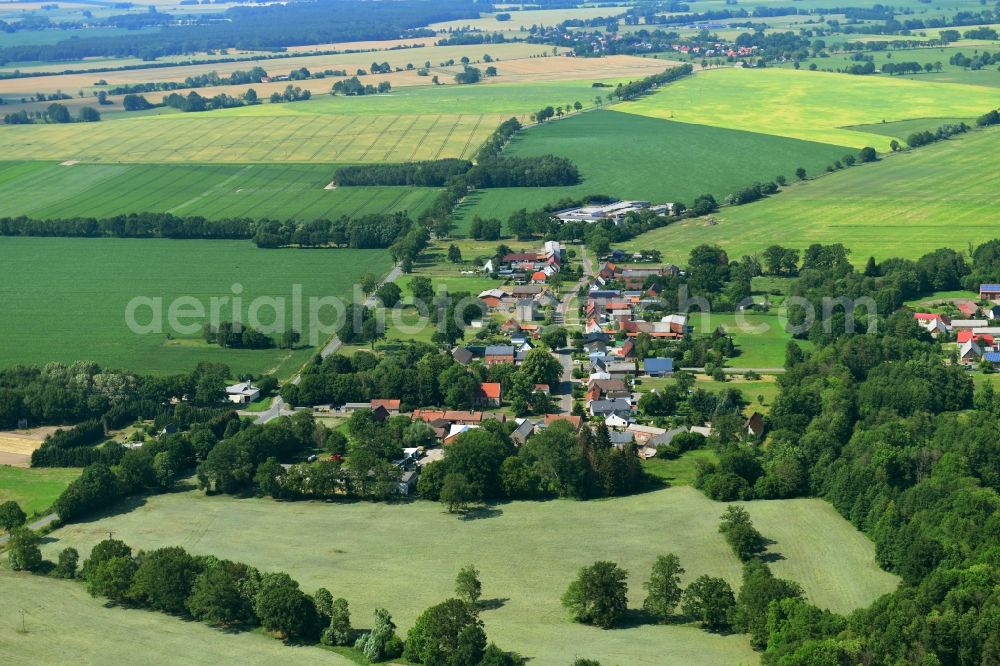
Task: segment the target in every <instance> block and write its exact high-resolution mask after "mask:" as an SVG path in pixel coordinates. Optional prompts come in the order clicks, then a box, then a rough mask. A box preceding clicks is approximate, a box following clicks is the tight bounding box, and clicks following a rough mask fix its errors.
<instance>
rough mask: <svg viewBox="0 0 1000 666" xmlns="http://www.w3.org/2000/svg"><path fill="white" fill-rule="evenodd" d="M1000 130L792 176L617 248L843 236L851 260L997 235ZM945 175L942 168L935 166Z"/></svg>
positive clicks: (742, 244)
mask: <svg viewBox="0 0 1000 666" xmlns="http://www.w3.org/2000/svg"><path fill="white" fill-rule="evenodd" d="M998 139H1000V130H998V129H996V128H990V129H985V130H979V131H975V132H971V133H969V134H966V135H963V136H959V137H953V138H951V139H949V140H947V141H940V142H938V143H935V144H933V145H930V146H925V147H923V148H918V149H916V150H910V151H906V152H902V153H895V154H893V155H886V156H884V157H883V158H882V159H881V160H880V161H879V162H877V163H875V164H865V165H862V166H855V167H852V168H850V169H845V170H843V171H839V172H837V173H833V174H830V175H827V176H823V177H822V178H819V179H817V180H813V181H807V182H805V183H798V184H795V185H793V186H791V187H788V188H787V189H786V191H784V192H782V193H780V194H778V195H777V196H774V197H770V198H768V199H765V200H763V201H758V202H756V203H752V204H747V205H745V206H734V207H727V208H723V209H721V210H720V211H719V212H718V213H715V214H714V215H713V216H712V218H713V219H714V220H716V222H717V224H709V223H708V221H707V220H706V219H705V218H698V219H694V220H684V221H683V222H680V223H678V224H672V225H670V226H667V227H663V228H660V229H655V230H653V231H651V232H649V233H646V234H643V235H642V236H639V237H637V238H635V239H634V240H632V241H629V242H628V243H625V244H624V245H625V249H631V250H638V249H644V248H656V249H659V250H661V251H662V252H663V258H664V260H666V261H674V262H677V263H681V262H683V261H686V259H687V256H688V253H689V252H690V251H691V248H693V247H695V246H697V245H700V244H702V243H715V244H718V245H720V246H722V248H723V249H725V250H726V251H727V252H728V253H729V256H731V257H739V256H742V255H744V254H753V253H754V252H760V251H763V250H764V249H766V248H767V247H768V246H770V245H775V244H778V245H783V246H786V247H795V248H805V247H807V246H809V245H810V244H812V243H843V244H844V245H845V246H847V247H848V248H849V249H850V250H851V251H852V254H851V260H852V261H853V262H854V263H855V264H856V265H863V264H864V263H865V261H866V260H867V259H868V257H869V256H874V257H875V258H876V259H878V260H882V259H887V258H889V257H904V258H909V259H916V258H917V257H919V256H921V255H923V254H925V253H927V252H931V251H933V250H936V249H937V248H941V247H951V248H956V249H964V248H965V247H966V246H967V245H968V244H969V243H972V244H978V243H981V242H983V241H985V240H988V239H990V238H992V237H994V236H995V235H996V223H995V221H994V220H995V217H996V201H997V199H996V193H997V188H998V186H1000V182H998V179H997V176H996V174H997V169H998V168H1000V154H998V152H997V150H996V145H997V140H998ZM943 174H947V175H943Z"/></svg>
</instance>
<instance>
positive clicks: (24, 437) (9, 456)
mask: <svg viewBox="0 0 1000 666" xmlns="http://www.w3.org/2000/svg"><path fill="white" fill-rule="evenodd" d="M55 429H56V428H55V427H45V428H33V429H31V430H16V431H4V432H0V465H10V466H12V467H28V466H29V465H30V464H31V454H32V452H34V450H35V449H37V448H38V447H39V446H41V445H42V441H44V440H45V437H46V435H48V434H49V433H51V432H53V431H54V430H55Z"/></svg>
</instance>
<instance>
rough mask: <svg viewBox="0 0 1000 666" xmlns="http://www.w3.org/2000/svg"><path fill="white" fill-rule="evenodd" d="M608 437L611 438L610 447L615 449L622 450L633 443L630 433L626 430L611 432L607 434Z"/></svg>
mask: <svg viewBox="0 0 1000 666" xmlns="http://www.w3.org/2000/svg"><path fill="white" fill-rule="evenodd" d="M608 436H609V437H610V438H611V446H613V447H615V448H616V449H624V448H625V447H626V446H630V445H631V444H633V443H634V442H635V440H634V439H633V437H632V433H630V432H629V431H627V430H623V431H617V430H613V431H611V432H609V433H608Z"/></svg>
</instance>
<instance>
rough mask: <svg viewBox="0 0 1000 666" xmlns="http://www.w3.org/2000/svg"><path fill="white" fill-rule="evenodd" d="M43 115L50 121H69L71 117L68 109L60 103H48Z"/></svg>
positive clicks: (71, 120)
mask: <svg viewBox="0 0 1000 666" xmlns="http://www.w3.org/2000/svg"><path fill="white" fill-rule="evenodd" d="M45 117H46V118H47V119H48V121H49V122H50V123H60V124H61V123H71V122H73V118H72V117H71V116H70V115H69V109H67V108H66V107H65V106H63V105H62V104H49V108H47V109H46V110H45Z"/></svg>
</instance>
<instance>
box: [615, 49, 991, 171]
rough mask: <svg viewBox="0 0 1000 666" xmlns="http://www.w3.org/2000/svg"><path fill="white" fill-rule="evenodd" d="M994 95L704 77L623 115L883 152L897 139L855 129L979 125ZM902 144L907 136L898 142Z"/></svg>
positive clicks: (886, 81) (908, 86) (765, 73)
mask: <svg viewBox="0 0 1000 666" xmlns="http://www.w3.org/2000/svg"><path fill="white" fill-rule="evenodd" d="M996 105H997V93H996V90H995V89H992V88H988V87H985V86H970V85H961V84H955V83H934V82H931V81H926V80H913V81H911V80H910V79H903V78H890V77H882V76H875V77H870V76H853V75H851V74H830V73H826V72H809V71H802V70H794V69H780V68H767V69H737V68H733V67H728V68H724V69H716V70H708V71H705V72H699V73H698V74H697V75H696V76H689V77H686V78H683V79H681V80H680V81H677V82H675V83H672V84H670V85H668V86H665V87H663V88H662V89H661V90H660V91H659V92H657V93H654V94H652V95H650V96H648V97H645V98H643V99H640V100H638V101H636V102H635V103H632V104H625V105H622V106H620V107H618V108H619V109H620V110H621V111H626V112H628V113H637V114H640V115H646V116H652V117H654V118H672V119H674V120H677V121H680V122H687V123H698V124H702V125H713V126H716V127H728V128H731V129H742V130H747V131H753V132H762V133H765V134H776V135H778V136H787V137H792V138H796V139H804V140H807V141H818V142H822V143H833V144H837V145H841V146H852V147H854V148H863V147H865V146H872V147H874V148H875V149H877V150H878V151H879V152H885V151H888V150H889V142H890V141H891V140H892V138H893V137H889V136H885V135H881V134H872V133H869V132H860V131H856V130H852V129H845V127H847V126H851V125H861V124H866V123H868V124H871V123H881V122H882V121H885V122H891V121H894V120H909V119H913V118H930V117H941V116H947V117H963V118H976V117H978V116H980V115H982V114H984V113H986V112H987V111H989V110H990V109H993V108H996ZM895 138H896V139H899V140H900V141H904V140H905V139H906V136H897V137H895Z"/></svg>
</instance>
